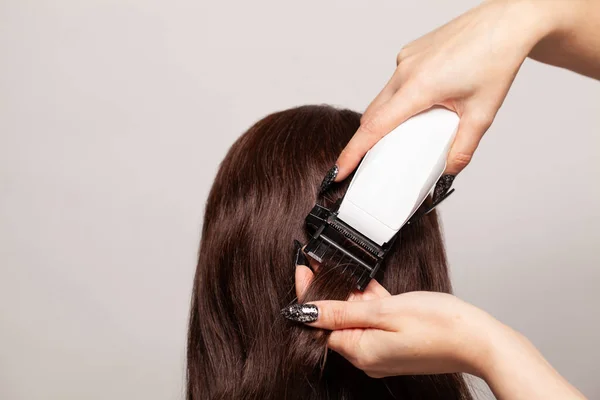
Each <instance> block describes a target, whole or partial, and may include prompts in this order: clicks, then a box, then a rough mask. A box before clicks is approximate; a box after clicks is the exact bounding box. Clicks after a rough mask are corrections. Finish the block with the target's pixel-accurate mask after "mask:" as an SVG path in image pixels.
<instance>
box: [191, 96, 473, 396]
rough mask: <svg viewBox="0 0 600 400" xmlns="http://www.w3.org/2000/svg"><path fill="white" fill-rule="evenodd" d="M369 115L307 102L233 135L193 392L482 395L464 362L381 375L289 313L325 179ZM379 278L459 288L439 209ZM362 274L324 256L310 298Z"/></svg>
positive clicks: (206, 231) (197, 338)
mask: <svg viewBox="0 0 600 400" xmlns="http://www.w3.org/2000/svg"><path fill="white" fill-rule="evenodd" d="M359 125H360V114H358V113H356V112H353V111H349V110H339V109H335V108H332V107H329V106H304V107H299V108H294V109H290V110H286V111H282V112H278V113H275V114H271V115H269V116H267V117H266V118H264V119H262V120H260V121H259V122H257V123H256V124H255V125H254V126H252V127H251V128H250V129H249V130H248V131H247V132H246V133H244V134H243V135H242V136H241V137H240V138H239V139H238V140H237V141H236V142H235V143H234V144H233V146H232V147H231V149H230V150H229V153H228V154H227V156H226V157H225V159H224V160H223V162H222V164H221V166H220V168H219V171H218V173H217V176H216V178H215V181H214V184H213V186H212V190H211V191H210V194H209V196H208V201H207V204H206V210H205V214H204V224H203V227H202V239H201V241H200V251H199V258H198V265H197V268H196V275H195V278H194V288H193V293H192V303H191V311H190V322H189V332H188V347H187V398H188V399H189V400H192V399H193V400H198V399H211V400H216V399H219V400H221V399H222V400H237V399H257V400H258V399H261V400H264V399H277V400H280V399H303V400H324V399H344V400H354V399H427V400H429V399H449V400H452V399H461V400H463V399H471V396H470V394H469V390H468V387H467V385H466V383H465V381H464V379H463V377H462V376H461V375H460V374H443V375H420V376H397V377H388V378H383V379H375V378H370V377H369V376H367V375H366V374H365V373H364V372H362V371H361V370H359V369H357V368H355V367H354V366H353V365H352V364H350V363H349V362H348V361H346V360H345V359H344V358H342V357H341V356H339V355H338V354H337V353H335V352H332V351H329V350H328V349H327V345H326V341H327V336H328V332H325V331H320V330H317V329H314V328H310V327H307V326H304V325H300V324H295V323H293V322H290V321H288V320H286V319H284V318H283V317H282V316H281V315H280V313H279V311H280V309H281V308H283V307H285V306H287V305H289V304H291V303H293V302H296V301H298V299H296V298H295V290H294V272H295V265H294V262H293V252H294V245H293V240H294V239H297V240H299V241H300V242H302V243H306V242H307V240H308V236H307V233H306V231H305V228H304V218H305V217H306V215H307V214H308V212H309V211H310V210H311V208H312V207H313V206H314V204H315V202H317V201H318V202H319V203H320V204H324V205H326V206H331V205H332V204H333V203H334V202H335V201H336V200H337V199H339V198H340V197H342V196H343V194H344V192H345V190H346V188H347V185H348V182H349V179H347V180H346V181H345V182H343V183H340V184H334V185H333V188H332V189H330V190H328V191H327V195H326V196H325V197H323V196H319V194H318V193H319V190H318V188H319V185H320V183H321V181H322V179H323V177H324V175H325V173H326V172H327V171H328V170H329V168H330V167H331V166H332V165H333V164H334V163H335V159H336V156H337V155H338V154H339V153H340V151H341V150H342V149H343V147H344V145H345V144H346V143H347V142H348V140H349V139H350V138H351V137H352V135H353V134H354V132H355V131H356V130H357V128H358V127H359ZM385 264H386V265H384V266H383V274H382V276H381V278H380V283H381V284H382V285H383V286H384V287H385V288H387V290H388V291H390V293H392V294H398V293H403V292H408V291H414V290H427V291H438V292H450V291H451V285H450V280H449V277H448V269H447V263H446V255H445V251H444V246H443V242H442V236H441V233H440V228H439V225H438V219H437V216H436V213H435V212H432V213H430V214H428V215H426V216H425V217H423V218H422V219H421V220H419V221H418V222H417V223H415V224H414V225H410V226H407V227H405V228H403V232H402V240H400V241H397V243H396V244H395V246H394V248H393V249H392V250H391V251H390V254H389V255H388V257H387V260H386V263H385ZM355 284H356V282H355V280H353V278H352V275H351V274H347V273H340V269H339V268H336V266H335V265H333V264H332V265H327V264H326V263H324V264H323V265H321V266H320V267H319V268H318V269H317V272H316V276H315V279H314V281H313V282H312V284H311V286H310V287H309V289H308V290H307V293H306V295H305V298H303V299H302V301H312V300H318V299H336V300H344V299H347V298H348V296H349V295H350V293H351V292H352V290H354V287H355Z"/></svg>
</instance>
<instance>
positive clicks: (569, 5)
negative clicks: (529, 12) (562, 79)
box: [529, 0, 600, 79]
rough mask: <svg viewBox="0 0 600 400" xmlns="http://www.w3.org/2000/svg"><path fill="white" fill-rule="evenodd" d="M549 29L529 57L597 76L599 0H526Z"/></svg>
mask: <svg viewBox="0 0 600 400" xmlns="http://www.w3.org/2000/svg"><path fill="white" fill-rule="evenodd" d="M529 1H531V2H532V3H533V5H534V6H535V7H536V8H537V10H538V12H539V13H541V15H542V16H543V18H544V19H545V20H547V21H551V26H550V29H549V30H548V31H547V32H546V34H545V35H543V37H540V38H539V40H538V42H537V44H536V45H535V46H534V47H533V49H532V51H531V53H530V54H529V57H530V58H532V59H534V60H537V61H540V62H543V63H546V64H550V65H554V66H557V67H561V68H566V69H569V70H571V71H574V72H577V73H580V74H582V75H586V76H589V77H592V78H595V79H600V0H529Z"/></svg>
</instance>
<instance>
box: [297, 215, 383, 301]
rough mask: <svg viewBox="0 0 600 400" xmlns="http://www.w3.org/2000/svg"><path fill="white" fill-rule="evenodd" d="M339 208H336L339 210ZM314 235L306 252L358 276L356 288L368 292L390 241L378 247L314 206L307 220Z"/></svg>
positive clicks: (333, 216)
mask: <svg viewBox="0 0 600 400" xmlns="http://www.w3.org/2000/svg"><path fill="white" fill-rule="evenodd" d="M336 209H337V207H336ZM306 226H307V228H308V231H309V233H310V234H311V235H312V237H311V239H310V241H309V242H308V244H307V245H306V247H305V249H304V252H305V253H306V254H308V255H309V256H310V257H311V258H313V259H315V260H317V261H318V262H324V261H326V260H328V261H330V262H335V263H336V264H337V265H339V266H340V267H344V270H345V271H347V270H349V271H350V272H351V273H352V274H354V275H355V276H357V277H358V283H357V287H358V289H359V290H360V291H363V290H365V288H366V287H367V285H368V284H369V282H370V281H371V279H372V278H374V277H375V274H377V271H378V270H379V267H380V266H381V263H382V262H383V259H384V257H385V255H386V253H387V251H388V249H389V248H390V245H391V242H390V243H386V244H384V245H383V246H379V245H378V244H376V243H374V242H373V241H372V240H370V239H369V238H367V237H366V236H364V235H363V234H361V233H360V232H358V231H357V230H356V229H354V228H352V227H351V226H349V225H348V224H346V223H345V222H344V221H342V220H340V219H339V218H338V217H337V210H336V211H331V210H329V209H327V208H325V207H322V206H320V205H318V204H317V205H315V206H314V207H313V209H312V210H311V212H310V213H309V214H308V216H307V217H306Z"/></svg>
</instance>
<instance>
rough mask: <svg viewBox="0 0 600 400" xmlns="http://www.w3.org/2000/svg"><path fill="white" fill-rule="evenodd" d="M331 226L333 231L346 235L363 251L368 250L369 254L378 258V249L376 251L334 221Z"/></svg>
mask: <svg viewBox="0 0 600 400" xmlns="http://www.w3.org/2000/svg"><path fill="white" fill-rule="evenodd" d="M329 225H330V226H331V227H332V228H333V229H335V230H336V231H338V232H340V233H341V234H342V235H344V236H345V237H346V238H348V239H350V240H351V241H353V242H354V243H356V244H357V245H359V246H360V247H362V248H363V249H365V250H367V251H368V252H369V253H371V254H373V255H374V256H376V255H377V254H378V253H379V251H378V250H377V249H375V248H374V247H373V246H371V245H370V244H369V243H367V242H365V241H364V240H362V239H361V238H359V237H358V236H356V235H354V234H352V233H351V232H348V231H347V230H346V229H345V228H344V227H343V226H341V225H339V224H338V223H337V222H335V221H332V222H331V223H330V224H329Z"/></svg>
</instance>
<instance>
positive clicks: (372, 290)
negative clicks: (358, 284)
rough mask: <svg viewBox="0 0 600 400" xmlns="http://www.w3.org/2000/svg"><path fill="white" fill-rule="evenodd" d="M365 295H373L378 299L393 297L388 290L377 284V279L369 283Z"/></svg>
mask: <svg viewBox="0 0 600 400" xmlns="http://www.w3.org/2000/svg"><path fill="white" fill-rule="evenodd" d="M364 293H365V294H367V295H372V296H374V297H375V298H377V299H381V298H384V297H390V296H391V294H390V292H388V291H387V289H386V288H384V287H383V286H381V284H380V283H379V282H377V280H376V279H371V282H369V284H368V285H367V287H366V288H365V291H364ZM365 300H368V299H365Z"/></svg>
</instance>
